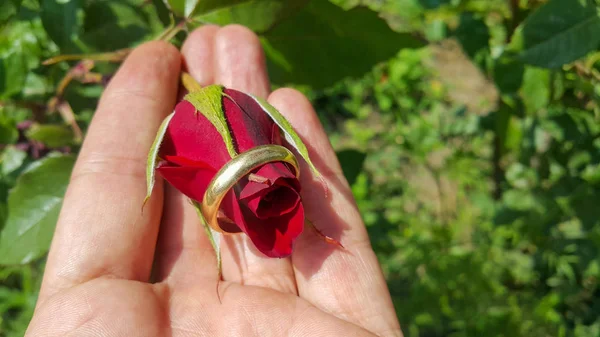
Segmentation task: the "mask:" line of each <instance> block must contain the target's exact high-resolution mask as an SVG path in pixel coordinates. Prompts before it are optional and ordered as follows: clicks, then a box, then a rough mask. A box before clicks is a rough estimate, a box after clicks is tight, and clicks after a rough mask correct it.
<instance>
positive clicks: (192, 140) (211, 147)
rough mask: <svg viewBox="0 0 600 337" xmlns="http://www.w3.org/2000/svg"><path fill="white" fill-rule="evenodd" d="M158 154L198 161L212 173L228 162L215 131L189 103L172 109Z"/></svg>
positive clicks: (220, 139)
mask: <svg viewBox="0 0 600 337" xmlns="http://www.w3.org/2000/svg"><path fill="white" fill-rule="evenodd" d="M159 155H160V157H161V158H165V157H166V156H178V157H183V158H187V159H190V160H192V161H201V162H204V163H206V164H208V165H209V166H210V167H213V168H214V169H215V170H216V169H218V168H220V167H221V166H223V165H224V164H225V163H226V162H228V161H229V160H231V157H230V156H229V153H228V152H227V148H226V147H225V143H224V142H223V138H222V137H221V135H220V134H219V132H218V131H217V129H216V128H215V127H214V126H213V125H212V123H211V122H210V121H209V120H208V119H206V117H204V116H203V115H202V114H201V113H198V112H196V109H195V108H194V106H193V105H192V104H191V103H190V102H188V101H182V102H180V103H179V104H177V106H176V107H175V115H173V118H172V119H171V122H170V123H169V126H168V127H167V131H166V132H165V138H164V139H163V142H162V144H161V147H160V153H159Z"/></svg>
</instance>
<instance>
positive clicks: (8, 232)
mask: <svg viewBox="0 0 600 337" xmlns="http://www.w3.org/2000/svg"><path fill="white" fill-rule="evenodd" d="M74 163H75V158H74V157H73V156H66V155H53V156H48V157H46V158H44V159H42V160H40V161H37V162H35V163H33V164H31V166H30V167H29V168H28V169H27V170H26V171H25V172H24V173H23V174H22V175H21V176H20V177H19V179H18V180H17V184H16V186H15V187H14V188H13V189H12V190H11V191H10V194H9V196H8V219H7V220H6V225H5V227H4V230H3V231H2V234H1V235H0V264H4V265H12V264H24V263H28V262H30V261H32V260H34V259H36V258H38V257H40V256H42V255H44V254H45V253H46V252H47V251H48V249H49V246H50V242H51V240H52V236H53V234H54V227H55V225H56V220H57V218H58V213H59V211H60V207H61V205H62V200H63V196H64V193H65V191H66V188H67V184H68V182H69V177H70V175H71V170H72V168H73V165H74Z"/></svg>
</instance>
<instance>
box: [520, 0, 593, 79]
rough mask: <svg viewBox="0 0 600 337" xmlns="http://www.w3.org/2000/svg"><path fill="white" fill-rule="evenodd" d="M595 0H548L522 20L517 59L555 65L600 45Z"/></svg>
mask: <svg viewBox="0 0 600 337" xmlns="http://www.w3.org/2000/svg"><path fill="white" fill-rule="evenodd" d="M598 11H599V7H598V5H597V4H596V1H595V0H550V1H548V3H546V4H545V5H543V6H542V7H540V8H539V9H538V10H537V11H535V12H534V13H533V14H532V15H531V16H530V17H528V18H527V20H525V22H524V24H523V27H522V31H519V33H522V36H519V37H517V39H519V40H521V42H522V44H523V45H522V48H523V50H522V53H521V59H522V60H523V61H524V62H526V63H530V64H533V65H536V66H538V67H545V68H557V67H560V66H562V65H563V64H567V63H570V62H573V61H575V60H577V59H579V58H581V57H583V56H585V55H586V54H587V53H589V52H591V51H593V50H596V49H598V48H600V15H599V14H598Z"/></svg>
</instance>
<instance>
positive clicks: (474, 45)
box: [455, 12, 490, 58]
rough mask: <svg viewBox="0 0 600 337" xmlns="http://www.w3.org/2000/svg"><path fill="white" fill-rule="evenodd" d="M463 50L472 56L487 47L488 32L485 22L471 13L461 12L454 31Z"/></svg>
mask: <svg viewBox="0 0 600 337" xmlns="http://www.w3.org/2000/svg"><path fill="white" fill-rule="evenodd" d="M455 35H456V38H457V39H458V40H459V41H460V43H461V45H462V47H463V50H464V51H465V52H466V53H467V55H469V57H471V58H474V57H475V55H476V54H477V52H479V51H480V50H483V49H486V48H488V47H489V41H490V32H489V29H488V27H487V25H486V24H485V22H484V21H483V20H482V19H480V18H477V17H475V15H474V14H473V13H468V12H467V13H462V14H461V15H460V25H459V26H458V28H457V29H456V32H455Z"/></svg>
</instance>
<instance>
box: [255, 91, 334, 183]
mask: <svg viewBox="0 0 600 337" xmlns="http://www.w3.org/2000/svg"><path fill="white" fill-rule="evenodd" d="M250 96H251V97H252V98H254V100H255V101H256V103H258V105H260V107H261V108H262V109H263V111H264V112H266V113H267V114H268V115H269V117H271V119H272V120H273V122H275V124H277V126H279V128H280V129H281V130H282V131H283V134H284V136H285V140H286V141H287V142H288V143H289V144H290V145H291V146H293V147H294V148H295V149H296V151H298V153H300V155H301V156H302V158H304V160H305V161H306V163H307V164H308V166H309V167H310V169H311V171H313V173H314V174H315V175H316V176H317V177H318V178H321V177H322V174H321V173H320V172H319V170H317V168H316V167H315V165H314V164H313V163H312V161H311V160H310V156H309V154H308V149H307V148H306V145H304V142H302V139H301V138H300V136H299V135H298V133H296V130H294V127H293V126H292V124H290V122H288V120H287V119H285V117H284V116H283V115H282V114H281V113H280V112H279V111H278V110H277V109H275V107H274V106H272V105H271V104H269V102H267V101H266V100H265V99H262V98H260V97H256V96H253V95H250Z"/></svg>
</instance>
